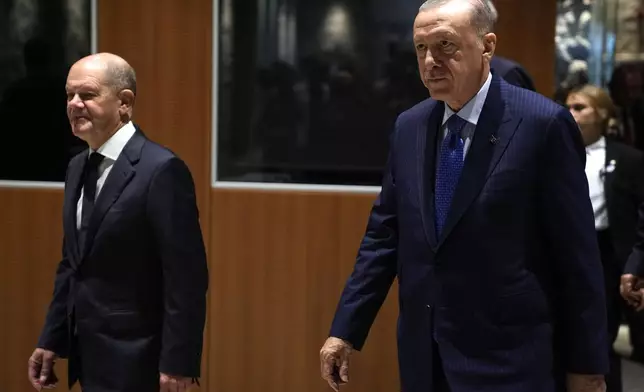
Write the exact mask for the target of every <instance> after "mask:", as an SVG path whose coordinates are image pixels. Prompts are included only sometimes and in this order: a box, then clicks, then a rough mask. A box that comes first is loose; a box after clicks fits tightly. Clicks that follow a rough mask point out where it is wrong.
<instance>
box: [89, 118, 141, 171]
mask: <svg viewBox="0 0 644 392" xmlns="http://www.w3.org/2000/svg"><path fill="white" fill-rule="evenodd" d="M135 132H136V128H134V124H132V121H130V122H128V123H127V124H125V125H123V126H122V127H121V128H119V130H118V131H116V132H115V133H114V135H112V137H110V138H109V139H108V140H107V141H106V142H105V143H103V145H102V146H100V147H99V148H98V150H96V152H98V153H99V154H101V155H103V156H104V157H105V158H108V159H111V160H113V161H115V160H116V159H117V158H118V157H119V155H121V152H122V151H123V149H124V148H125V145H126V144H127V142H128V141H129V140H130V138H131V137H132V136H133V135H134V133H135ZM91 152H94V151H92V150H90V153H91Z"/></svg>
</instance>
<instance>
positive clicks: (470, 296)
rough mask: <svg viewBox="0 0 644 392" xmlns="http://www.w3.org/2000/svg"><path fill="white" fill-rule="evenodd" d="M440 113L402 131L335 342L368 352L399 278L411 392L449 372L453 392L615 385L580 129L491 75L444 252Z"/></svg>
mask: <svg viewBox="0 0 644 392" xmlns="http://www.w3.org/2000/svg"><path fill="white" fill-rule="evenodd" d="M493 74H494V73H493ZM443 112H444V104H443V103H442V102H438V101H435V100H432V99H428V100H426V101H423V102H421V103H419V104H418V105H416V106H415V107H413V108H411V109H409V110H408V111H406V112H404V113H403V114H401V115H400V117H399V118H398V120H397V122H396V127H395V130H394V133H393V135H392V142H391V148H390V156H389V161H388V164H387V168H386V173H385V176H384V180H383V184H382V190H381V192H380V195H379V196H378V198H377V200H376V201H375V204H374V205H373V209H372V211H371V215H370V217H369V222H368V227H367V231H366V234H365V236H364V239H363V240H362V243H361V245H360V250H359V254H358V257H357V261H356V264H355V268H354V270H353V273H352V274H351V276H350V278H349V280H348V282H347V283H346V286H345V289H344V292H343V293H342V297H341V299H340V301H339V305H338V308H337V311H336V314H335V318H334V320H333V324H332V327H331V332H330V335H331V336H336V337H339V338H342V339H346V340H348V341H349V342H350V343H351V344H353V346H354V347H355V348H356V349H358V350H360V349H361V348H362V347H363V344H364V342H365V339H366V338H367V334H368V332H369V329H370V327H371V325H372V322H373V321H374V319H375V317H376V313H377V312H378V310H379V308H380V306H381V305H382V303H383V301H384V299H385V297H386V295H387V292H388V290H389V288H390V286H391V284H392V283H393V280H394V278H395V277H396V276H397V277H398V281H399V311H400V313H399V320H398V350H399V365H400V378H401V383H402V391H403V392H428V391H433V390H435V389H433V375H432V369H434V366H433V363H432V362H433V361H434V360H437V359H438V358H440V360H441V361H442V366H443V368H444V373H445V376H446V377H447V380H448V382H449V384H450V386H451V388H452V390H453V391H456V392H469V391H477V392H488V391H489V392H517V391H521V392H532V391H533V392H549V391H553V390H554V388H555V387H554V384H555V378H556V379H558V380H559V379H561V378H563V374H564V373H565V372H573V373H587V374H604V373H605V372H606V371H607V368H608V365H607V363H608V358H607V353H608V351H607V347H608V344H607V338H606V310H605V299H604V289H603V287H604V284H603V275H602V267H601V263H600V259H599V251H598V244H597V238H596V233H595V228H594V218H593V211H592V206H591V203H590V200H589V197H588V185H587V180H586V176H585V171H584V165H585V150H584V147H583V144H582V141H581V135H580V132H579V130H578V128H577V125H576V124H575V122H574V120H573V118H572V116H571V115H570V114H569V112H568V111H566V110H565V109H564V108H562V107H561V106H558V105H556V104H555V103H553V102H552V101H550V100H548V99H547V98H545V97H543V96H541V95H538V94H536V93H534V92H531V91H528V90H525V89H520V88H517V87H514V86H512V85H510V84H508V83H506V82H504V81H503V80H502V79H501V78H500V77H498V76H497V75H495V74H494V76H493V78H492V82H491V85H490V89H489V92H488V95H487V98H486V101H485V104H484V106H483V110H482V113H481V116H480V118H479V122H478V125H477V127H476V130H475V133H474V138H473V141H472V145H471V146H470V150H469V152H468V154H467V157H466V160H465V167H464V169H463V173H462V175H461V178H460V182H459V184H458V186H457V189H456V192H455V195H454V199H453V202H452V207H451V211H450V212H449V214H448V217H447V222H446V225H445V228H444V230H443V235H442V237H440V238H437V236H436V232H435V229H434V227H435V226H434V194H433V189H434V186H433V184H434V173H435V161H436V151H437V139H438V137H439V135H442V133H440V132H439V130H440V129H441V121H442V118H443ZM436 350H437V351H436ZM553 369H554V371H553ZM555 376H561V377H555Z"/></svg>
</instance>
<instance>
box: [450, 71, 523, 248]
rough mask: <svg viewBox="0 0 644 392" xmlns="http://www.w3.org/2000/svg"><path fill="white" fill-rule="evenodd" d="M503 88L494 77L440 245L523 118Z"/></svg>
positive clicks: (473, 196)
mask: <svg viewBox="0 0 644 392" xmlns="http://www.w3.org/2000/svg"><path fill="white" fill-rule="evenodd" d="M502 87H503V86H502V84H501V80H500V79H499V77H497V76H493V78H492V82H491V84H490V88H489V90H488V94H487V97H486V99H485V104H484V105H483V110H482V111H481V116H480V117H479V121H478V123H477V126H476V130H475V131H474V138H473V139H472V144H471V145H470V149H469V151H468V153H467V156H466V158H465V165H464V167H463V172H462V173H461V177H460V179H459V182H458V185H457V186H456V191H455V192H454V197H453V199H452V205H451V208H450V211H449V213H448V215H447V221H446V222H445V227H444V228H443V233H442V236H441V238H440V239H439V241H438V246H439V247H440V246H441V245H442V243H443V242H444V241H445V239H446V238H447V237H448V236H449V234H450V232H451V231H452V230H453V229H454V227H455V226H456V224H457V223H458V221H459V220H460V219H461V217H462V216H463V214H464V213H465V211H466V210H467V208H468V207H469V205H470V204H471V203H472V202H473V201H474V199H475V198H476V197H477V196H478V194H479V192H480V191H481V189H482V188H483V185H484V184H485V182H486V180H487V178H488V176H489V175H490V174H491V173H492V170H493V169H494V167H495V166H496V163H497V162H498V160H499V159H500V158H501V155H503V152H504V151H505V148H506V147H507V145H508V144H509V142H510V139H512V136H513V135H514V132H515V130H516V128H517V126H518V125H519V123H520V121H521V119H520V118H513V117H512V116H511V113H510V112H509V111H508V110H507V108H506V106H505V101H504V99H503V96H502V90H501V89H502Z"/></svg>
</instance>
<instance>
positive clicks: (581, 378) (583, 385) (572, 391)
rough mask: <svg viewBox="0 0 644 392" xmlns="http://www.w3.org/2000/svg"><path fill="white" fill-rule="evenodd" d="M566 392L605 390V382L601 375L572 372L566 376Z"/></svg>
mask: <svg viewBox="0 0 644 392" xmlns="http://www.w3.org/2000/svg"><path fill="white" fill-rule="evenodd" d="M566 387H567V389H566V390H567V391H568V392H606V383H605V382H604V376H603V375H596V374H572V373H569V374H568V375H567V378H566Z"/></svg>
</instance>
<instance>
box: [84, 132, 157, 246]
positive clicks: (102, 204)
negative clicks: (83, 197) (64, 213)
mask: <svg viewBox="0 0 644 392" xmlns="http://www.w3.org/2000/svg"><path fill="white" fill-rule="evenodd" d="M144 143H145V137H144V136H143V134H142V133H141V132H140V131H139V130H138V129H137V132H136V133H135V134H134V135H133V136H132V138H131V139H130V140H129V141H128V143H127V144H126V145H125V148H124V149H123V151H122V152H121V154H120V155H119V157H118V158H117V159H116V162H114V166H112V170H111V171H110V173H109V174H108V176H107V179H106V180H105V183H104V184H103V188H102V189H101V192H100V193H99V195H98V197H97V199H96V204H95V205H94V211H93V212H92V216H91V217H90V221H89V225H88V228H87V237H86V240H85V249H81V256H83V257H84V256H85V255H86V254H87V252H88V250H89V249H91V248H92V244H93V242H94V237H95V236H96V232H97V231H98V228H99V227H100V225H101V222H102V221H103V217H104V216H105V214H106V213H107V211H108V210H109V209H110V207H112V205H113V204H114V203H115V202H116V200H118V198H119V196H121V194H122V193H123V190H124V189H125V187H126V186H127V184H129V183H130V181H131V180H132V178H133V177H134V175H135V174H136V170H135V165H136V163H137V162H138V161H139V159H140V157H141V148H142V147H143V144H144Z"/></svg>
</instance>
